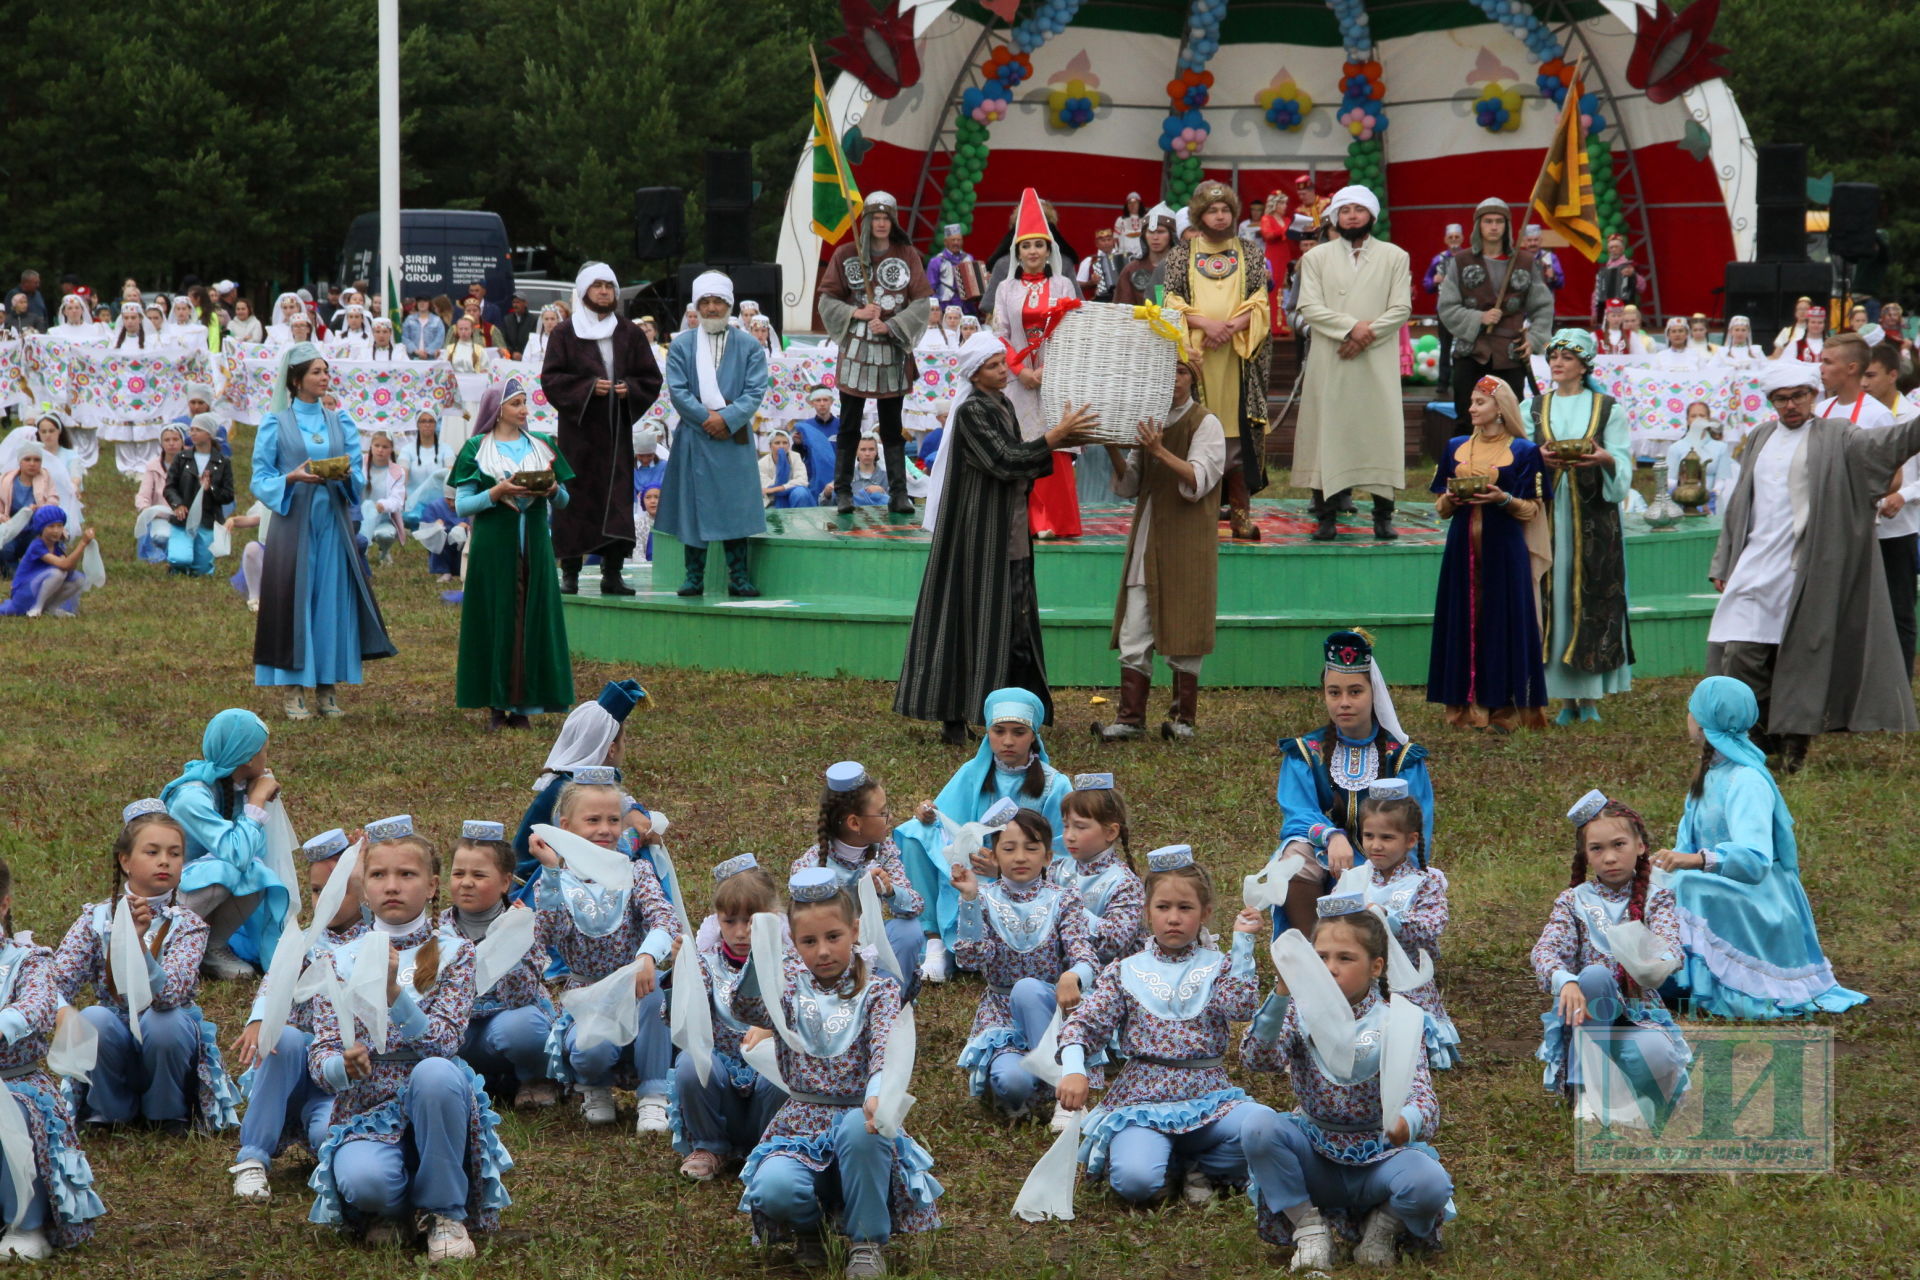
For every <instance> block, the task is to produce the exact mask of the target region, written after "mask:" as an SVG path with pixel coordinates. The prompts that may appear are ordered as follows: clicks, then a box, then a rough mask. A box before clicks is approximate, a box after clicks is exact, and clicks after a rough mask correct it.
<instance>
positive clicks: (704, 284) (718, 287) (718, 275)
mask: <svg viewBox="0 0 1920 1280" xmlns="http://www.w3.org/2000/svg"><path fill="white" fill-rule="evenodd" d="M702 298H724V299H725V300H726V303H727V305H728V306H732V305H733V281H732V279H730V278H729V277H728V276H727V273H726V272H724V271H702V272H701V273H700V274H699V275H697V276H695V277H694V278H693V300H694V302H695V303H698V302H699V301H700V299H702Z"/></svg>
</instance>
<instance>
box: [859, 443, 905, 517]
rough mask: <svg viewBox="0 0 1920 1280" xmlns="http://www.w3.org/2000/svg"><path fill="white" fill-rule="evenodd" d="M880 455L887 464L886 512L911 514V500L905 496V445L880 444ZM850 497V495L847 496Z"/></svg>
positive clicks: (900, 514)
mask: <svg viewBox="0 0 1920 1280" xmlns="http://www.w3.org/2000/svg"><path fill="white" fill-rule="evenodd" d="M880 455H881V456H882V457H883V458H885V459H886V463H887V510H888V512H889V513H891V514H893V515H896V516H910V515H912V514H913V499H912V498H909V497H908V496H907V443H906V441H904V440H902V441H899V442H897V443H894V444H882V445H881V446H880ZM848 496H849V497H851V496H852V495H848Z"/></svg>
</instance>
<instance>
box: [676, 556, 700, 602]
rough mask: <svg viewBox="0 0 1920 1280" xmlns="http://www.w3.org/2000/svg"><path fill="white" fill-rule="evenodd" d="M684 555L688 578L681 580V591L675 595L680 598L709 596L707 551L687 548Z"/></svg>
mask: <svg viewBox="0 0 1920 1280" xmlns="http://www.w3.org/2000/svg"><path fill="white" fill-rule="evenodd" d="M682 554H684V555H685V556H686V558H687V576H686V577H685V578H683V579H681V580H680V589H679V590H678V591H676V592H674V594H675V595H679V596H703V595H705V594H707V549H706V548H705V547H687V548H685V550H684V551H683V552H682Z"/></svg>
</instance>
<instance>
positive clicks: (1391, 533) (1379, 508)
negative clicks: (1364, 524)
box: [1373, 495, 1400, 542]
mask: <svg viewBox="0 0 1920 1280" xmlns="http://www.w3.org/2000/svg"><path fill="white" fill-rule="evenodd" d="M1373 536H1374V537H1375V538H1376V539H1377V540H1379V541H1381V542H1391V541H1393V540H1394V539H1395V538H1397V537H1399V536H1400V533H1399V531H1398V530H1396V529H1395V528H1394V527H1393V499H1392V498H1382V497H1379V496H1377V495H1376V496H1375V497H1374V500H1373Z"/></svg>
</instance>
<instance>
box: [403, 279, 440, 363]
mask: <svg viewBox="0 0 1920 1280" xmlns="http://www.w3.org/2000/svg"><path fill="white" fill-rule="evenodd" d="M400 344H401V345H402V346H404V347H405V348H406V349H407V354H408V355H410V356H412V357H413V358H414V359H415V360H432V359H434V358H436V357H437V356H439V354H440V350H441V348H442V347H445V346H446V345H447V326H446V325H445V324H444V323H442V321H441V319H440V317H439V316H437V315H435V314H434V312H433V303H432V302H430V301H428V299H427V297H426V295H425V294H422V295H421V296H419V297H417V298H415V299H414V300H413V311H412V313H411V314H410V315H408V316H407V318H406V319H405V320H403V321H402V322H401V324H400Z"/></svg>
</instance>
